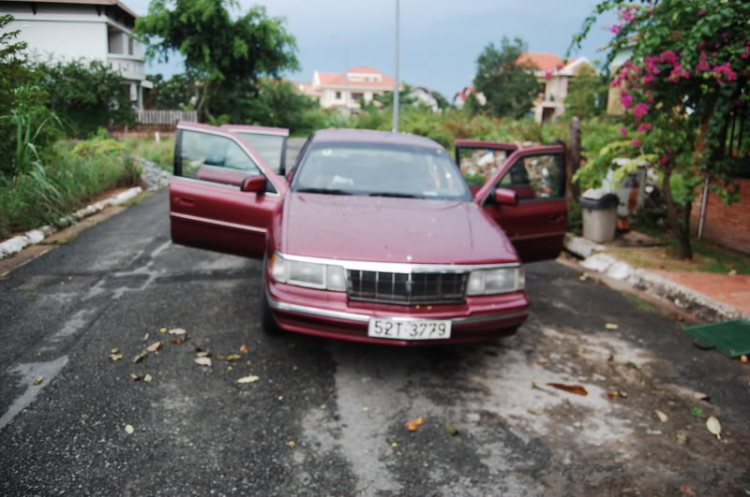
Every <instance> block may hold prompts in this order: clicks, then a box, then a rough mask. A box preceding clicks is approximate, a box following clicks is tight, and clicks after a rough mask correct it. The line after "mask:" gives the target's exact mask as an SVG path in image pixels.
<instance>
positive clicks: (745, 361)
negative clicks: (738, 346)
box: [740, 354, 750, 364]
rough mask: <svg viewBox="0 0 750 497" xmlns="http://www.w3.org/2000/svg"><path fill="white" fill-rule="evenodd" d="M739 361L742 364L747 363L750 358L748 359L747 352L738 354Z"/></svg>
mask: <svg viewBox="0 0 750 497" xmlns="http://www.w3.org/2000/svg"><path fill="white" fill-rule="evenodd" d="M740 362H741V363H742V364H747V363H748V362H750V359H748V357H747V354H742V355H741V356H740Z"/></svg>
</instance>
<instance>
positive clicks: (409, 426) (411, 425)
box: [406, 421, 417, 431]
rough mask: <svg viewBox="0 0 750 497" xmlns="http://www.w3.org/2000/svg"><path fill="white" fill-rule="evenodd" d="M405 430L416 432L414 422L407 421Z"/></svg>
mask: <svg viewBox="0 0 750 497" xmlns="http://www.w3.org/2000/svg"><path fill="white" fill-rule="evenodd" d="M406 429H407V430H409V431H417V423H415V422H414V421H407V422H406Z"/></svg>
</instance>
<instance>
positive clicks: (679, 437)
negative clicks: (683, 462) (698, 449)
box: [674, 431, 689, 445]
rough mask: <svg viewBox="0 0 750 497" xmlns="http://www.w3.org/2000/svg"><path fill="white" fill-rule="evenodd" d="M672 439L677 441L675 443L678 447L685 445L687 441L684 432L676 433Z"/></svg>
mask: <svg viewBox="0 0 750 497" xmlns="http://www.w3.org/2000/svg"><path fill="white" fill-rule="evenodd" d="M674 437H675V439H676V440H677V443H678V444H680V445H687V443H688V440H689V439H688V435H687V433H685V432H684V431H678V432H677V433H676V434H675V436H674Z"/></svg>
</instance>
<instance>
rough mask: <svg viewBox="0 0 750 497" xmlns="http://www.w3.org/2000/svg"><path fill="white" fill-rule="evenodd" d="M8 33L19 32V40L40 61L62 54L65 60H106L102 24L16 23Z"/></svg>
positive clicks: (83, 22)
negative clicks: (27, 46) (27, 45)
mask: <svg viewBox="0 0 750 497" xmlns="http://www.w3.org/2000/svg"><path fill="white" fill-rule="evenodd" d="M94 19H95V18H94ZM7 29H8V30H11V31H12V30H16V29H20V30H21V32H20V33H19V35H18V40H19V41H25V42H27V43H28V44H29V50H30V52H31V53H32V54H33V55H34V56H38V57H41V58H42V59H45V58H49V57H50V56H53V55H54V56H56V57H57V58H59V57H60V55H62V54H64V55H63V56H64V58H65V59H66V60H74V59H80V58H86V59H98V60H102V61H103V60H105V59H106V58H107V25H106V24H105V23H104V22H103V20H102V22H86V21H70V22H58V21H51V20H34V21H26V20H16V21H14V22H12V23H11V24H10V25H9V27H8V28H7Z"/></svg>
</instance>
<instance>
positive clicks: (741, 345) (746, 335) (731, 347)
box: [684, 319, 750, 357]
mask: <svg viewBox="0 0 750 497" xmlns="http://www.w3.org/2000/svg"><path fill="white" fill-rule="evenodd" d="M684 330H685V333H687V334H688V335H690V336H692V337H693V338H695V339H697V340H699V341H700V342H701V343H702V344H704V345H707V346H709V347H714V348H716V350H718V351H719V352H721V353H722V354H724V355H726V356H729V357H739V356H741V355H743V354H750V321H745V320H744V319H733V320H731V321H723V322H721V323H711V324H702V325H699V326H690V327H688V328H684Z"/></svg>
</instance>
